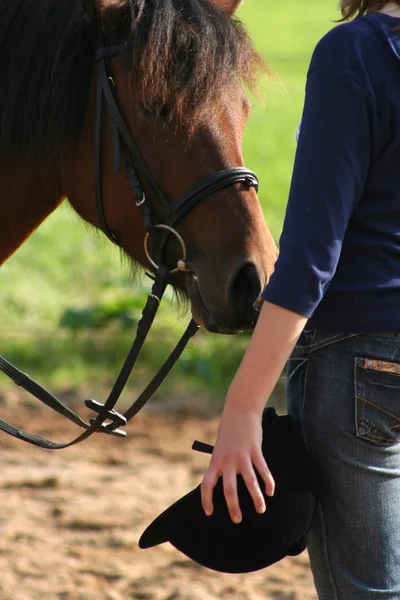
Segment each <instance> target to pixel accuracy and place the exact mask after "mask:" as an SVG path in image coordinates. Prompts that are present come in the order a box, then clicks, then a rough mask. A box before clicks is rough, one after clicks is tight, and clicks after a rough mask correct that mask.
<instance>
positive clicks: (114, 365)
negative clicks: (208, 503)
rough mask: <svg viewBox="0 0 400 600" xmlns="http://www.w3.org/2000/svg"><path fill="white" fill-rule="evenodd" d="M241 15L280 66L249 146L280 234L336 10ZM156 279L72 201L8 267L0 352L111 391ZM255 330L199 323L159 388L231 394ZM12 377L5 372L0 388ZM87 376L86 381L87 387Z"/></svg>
mask: <svg viewBox="0 0 400 600" xmlns="http://www.w3.org/2000/svg"><path fill="white" fill-rule="evenodd" d="M239 14H240V18H241V19H242V20H243V21H244V22H245V23H246V25H247V28H248V31H249V32H250V34H251V36H252V38H253V39H254V41H255V44H256V46H257V48H258V49H259V50H260V52H261V53H262V55H263V56H264V57H265V59H266V60H267V62H268V63H269V64H270V65H271V66H272V68H273V69H274V71H275V72H276V74H277V81H275V82H269V83H268V82H266V83H265V85H264V86H263V87H264V91H265V95H264V100H263V101H259V100H254V101H253V114H252V117H251V119H250V122H249V124H248V127H247V130H246V134H245V141H244V154H245V162H246V164H247V166H248V167H249V168H251V169H253V170H254V171H256V173H257V174H258V175H259V178H260V182H261V188H260V200H261V202H262V206H263V210H264V213H265V217H266V220H267V222H268V224H269V226H270V229H271V231H272V233H273V235H274V237H275V239H276V240H278V239H279V235H280V231H281V227H282V222H283V216H284V211H285V204H286V201H287V195H288V190H289V184H290V177H291V170H292V165H293V158H294V153H295V131H296V127H297V125H298V122H299V120H300V117H301V112H302V106H303V100H304V85H305V79H306V73H307V67H308V64H309V61H310V57H311V53H312V50H313V48H314V46H315V44H316V43H317V41H318V40H319V39H320V38H321V37H322V36H323V35H324V33H326V32H327V31H328V30H329V29H330V28H331V27H332V26H333V25H334V23H333V21H334V19H336V18H337V17H338V11H337V1H336V0H307V1H306V0H282V1H281V2H279V3H277V2H268V1H267V0H247V1H246V2H245V3H244V4H243V6H242V7H241V9H240V12H239ZM148 287H149V282H148V281H147V280H144V279H143V278H139V280H136V281H135V283H133V282H132V281H131V280H130V277H129V268H128V265H127V264H126V263H124V262H123V261H121V257H120V255H119V252H118V250H117V249H116V248H114V247H113V246H112V245H111V244H110V243H109V242H108V241H107V240H105V239H104V236H102V235H99V234H96V233H94V232H93V231H91V230H89V229H88V227H87V226H85V225H84V224H83V223H82V222H81V221H79V219H78V218H77V217H76V216H75V215H74V213H73V211H72V210H71V209H70V208H69V206H68V205H67V203H65V205H64V206H62V207H61V208H60V209H58V210H57V211H56V212H55V213H54V214H53V215H52V216H51V217H50V218H49V219H48V220H47V221H46V222H45V223H44V224H43V225H42V226H41V227H40V228H39V229H38V231H37V232H36V233H35V234H34V235H33V236H32V237H31V239H29V240H28V242H26V243H25V244H24V246H23V247H22V248H21V249H20V250H18V252H17V253H16V254H15V255H14V256H13V257H12V258H11V259H10V260H9V261H8V262H7V263H6V264H5V265H4V266H3V267H2V268H1V287H0V306H1V316H0V340H1V345H0V354H2V355H4V356H6V357H7V358H8V360H10V361H11V362H14V363H15V364H17V365H18V366H19V367H20V368H22V369H23V370H25V371H27V372H28V373H29V374H30V375H32V376H34V377H37V378H39V380H40V381H41V382H42V384H44V385H45V386H48V387H53V388H56V390H57V391H58V392H61V393H64V394H71V398H72V397H73V396H74V394H75V391H78V392H79V393H80V392H82V393H85V392H86V391H89V390H90V393H91V394H93V395H97V396H98V397H99V399H102V396H104V390H105V389H107V387H108V386H109V385H111V382H112V380H113V378H114V377H115V375H116V374H117V372H118V369H119V367H120V365H121V364H122V361H123V360H124V358H125V354H126V352H127V351H128V348H129V346H130V343H131V340H132V337H133V334H134V331H135V323H136V321H137V319H138V318H139V317H140V314H141V310H142V306H143V302H144V300H145V298H146V293H147V291H148ZM171 298H172V295H171V294H170V295H169V299H168V298H167V300H166V301H165V303H164V305H163V306H162V309H161V311H160V315H159V317H158V320H157V324H156V326H155V327H154V329H153V330H152V333H151V336H150V340H149V343H148V345H147V346H146V348H145V350H144V352H143V354H142V357H141V361H140V365H139V368H138V370H137V372H136V374H135V376H134V377H133V379H132V381H131V382H130V384H129V389H128V392H126V393H125V399H126V400H128V399H129V400H130V399H131V397H132V395H133V394H134V393H135V392H136V391H138V390H140V388H141V387H142V386H143V384H144V382H145V381H146V379H148V377H149V375H150V374H151V373H152V372H153V371H154V370H155V369H156V368H157V366H158V365H160V364H161V362H162V360H163V358H164V357H166V355H167V353H168V351H169V349H172V346H173V344H174V343H175V341H176V340H177V339H178V337H179V335H180V334H181V332H182V331H183V329H184V326H185V323H186V321H187V318H188V317H189V315H182V314H181V313H180V311H179V308H175V307H174V304H173V302H171ZM247 341H248V338H247V336H246V335H240V336H236V337H235V338H231V337H221V336H215V335H211V334H207V333H203V332H202V333H201V334H199V335H198V336H197V338H196V339H194V340H193V341H192V343H191V344H190V346H189V347H188V349H187V350H186V351H185V354H184V356H183V358H182V359H181V361H180V362H179V364H178V366H177V367H176V369H175V371H174V373H173V374H172V376H171V377H170V378H169V380H168V382H167V383H166V384H165V385H164V387H163V388H162V389H161V391H160V392H159V393H158V397H159V398H171V399H172V398H177V397H181V398H183V399H184V398H186V397H191V398H192V399H193V398H199V399H200V398H202V397H205V396H207V397H208V398H209V399H213V400H215V401H216V402H218V401H219V400H222V399H223V397H224V392H225V391H226V389H227V386H228V385H229V382H230V380H231V378H232V375H233V373H234V371H235V369H236V367H237V365H238V364H239V361H240V359H241V357H242V355H243V351H244V348H245V346H246V343H247ZM8 385H10V384H9V382H8V380H7V379H6V378H4V377H0V388H3V389H4V388H6V387H7V386H8ZM78 388H79V390H78Z"/></svg>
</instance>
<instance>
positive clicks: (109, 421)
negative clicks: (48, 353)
mask: <svg viewBox="0 0 400 600" xmlns="http://www.w3.org/2000/svg"><path fill="white" fill-rule="evenodd" d="M167 277H168V271H167V269H166V267H160V269H159V271H158V273H157V275H156V280H155V282H154V285H153V287H152V293H151V294H149V297H148V300H147V303H146V306H145V308H144V310H143V315H142V318H141V320H140V322H139V323H138V327H137V336H136V338H135V341H134V343H133V345H132V348H131V351H130V353H129V355H128V357H127V359H126V360H125V363H124V365H123V367H122V369H121V372H120V374H119V376H118V378H117V380H116V382H115V384H114V386H113V388H112V390H111V392H110V394H109V396H108V399H107V401H106V402H105V404H104V405H102V404H99V403H98V402H96V401H94V400H87V401H86V402H85V404H86V405H87V406H88V408H90V409H91V410H94V411H95V412H97V413H98V414H97V416H96V417H95V418H94V419H92V420H91V422H90V424H88V423H86V422H85V421H83V420H82V419H81V418H80V417H79V416H78V415H77V414H76V413H75V412H74V411H72V410H71V409H69V408H67V407H66V406H65V405H64V404H63V403H62V402H60V401H59V400H58V399H57V398H56V397H55V396H53V395H52V394H50V392H48V391H47V390H45V389H44V388H43V387H41V386H40V385H39V384H37V383H36V382H35V381H33V380H32V379H30V378H29V377H28V376H27V375H26V374H25V373H23V372H22V371H20V370H19V369H17V368H16V367H14V366H13V365H12V364H11V363H9V362H8V361H7V360H5V359H4V358H2V357H0V370H1V371H2V372H3V373H5V375H7V376H8V377H10V378H11V379H12V380H13V381H14V382H15V383H16V384H17V385H19V386H20V387H23V388H24V389H25V390H26V391H27V392H29V393H30V394H31V395H33V396H34V397H35V398H37V399H38V400H40V401H41V402H43V403H44V404H46V406H48V407H49V408H51V409H53V410H55V411H56V412H58V413H59V414H61V415H63V416H64V417H66V418H68V419H69V420H70V421H72V422H73V423H74V424H75V425H78V426H79V427H82V428H83V429H85V431H84V432H83V433H82V434H81V435H80V436H78V437H76V438H75V439H74V440H72V441H71V442H68V443H57V442H53V441H52V440H49V439H47V438H44V437H42V436H39V435H35V434H31V433H27V432H26V431H23V430H22V429H19V428H18V427H15V426H14V425H11V424H10V423H8V422H7V421H4V420H3V419H0V430H1V431H4V432H5V433H8V434H9V435H12V436H13V437H15V438H18V439H20V440H23V441H25V442H28V443H30V444H33V445H35V446H39V447H41V448H46V449H48V450H61V449H63V448H68V447H69V446H73V445H75V444H78V443H79V442H82V441H83V440H85V439H87V438H88V437H90V436H91V435H92V434H93V433H96V432H102V433H108V434H112V435H117V436H120V437H125V436H126V433H125V431H122V430H121V429H119V427H123V426H125V425H126V424H127V422H128V421H129V420H130V419H131V418H133V417H134V416H135V415H136V414H137V413H138V412H139V410H140V409H141V408H143V406H144V405H145V404H146V403H147V402H148V401H149V400H150V399H151V397H152V395H153V394H154V392H155V391H156V390H157V389H158V387H159V386H160V385H161V384H162V383H163V381H164V380H165V379H166V377H167V376H168V374H169V373H170V372H171V370H172V368H173V367H174V365H175V363H176V362H177V360H178V359H179V358H180V356H181V354H182V352H183V350H184V348H185V347H186V345H187V343H188V341H189V340H190V338H191V337H192V336H193V335H194V334H195V333H196V331H197V330H198V326H197V324H196V323H195V322H194V321H193V320H192V321H191V322H190V324H189V326H188V328H187V330H186V331H185V333H184V335H183V336H182V338H181V340H180V341H179V343H178V344H177V346H176V348H175V350H174V351H173V352H172V354H171V355H170V356H169V358H168V359H167V361H166V362H165V363H164V365H163V366H162V367H161V369H160V371H159V372H158V373H157V375H156V376H155V377H154V378H153V380H152V381H151V382H150V384H149V385H148V386H147V387H146V389H145V390H144V391H143V393H142V394H141V395H140V396H139V398H138V399H137V400H136V401H135V402H134V403H133V404H132V406H131V407H130V408H129V409H128V410H127V411H126V412H125V414H124V415H121V414H119V413H118V412H116V411H115V410H114V407H115V405H116V403H117V402H118V400H119V398H120V395H121V392H122V390H123V389H124V387H125V385H126V383H127V381H128V379H129V377H130V374H131V372H132V370H133V368H134V366H135V364H136V362H137V359H138V357H139V354H140V351H141V349H142V347H143V345H144V342H145V340H146V338H147V335H148V333H149V331H150V328H151V325H152V323H153V321H154V318H155V315H156V313H157V310H158V307H159V304H160V301H161V298H162V296H163V293H164V291H165V288H166V286H167Z"/></svg>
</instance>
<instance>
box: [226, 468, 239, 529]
mask: <svg viewBox="0 0 400 600" xmlns="http://www.w3.org/2000/svg"><path fill="white" fill-rule="evenodd" d="M223 485H224V496H225V500H226V505H227V507H228V512H229V516H230V518H231V519H232V521H233V522H234V523H235V524H236V525H239V523H241V522H242V511H241V510H240V506H239V497H238V493H237V475H236V469H235V468H234V466H232V467H230V468H229V469H227V470H226V471H225V472H224V475H223Z"/></svg>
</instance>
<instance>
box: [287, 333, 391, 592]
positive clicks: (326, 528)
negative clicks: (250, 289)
mask: <svg viewBox="0 0 400 600" xmlns="http://www.w3.org/2000/svg"><path fill="white" fill-rule="evenodd" d="M287 402H288V412H289V413H290V414H292V415H293V416H294V417H295V419H296V420H297V421H298V423H299V424H300V426H301V428H302V431H303V435H304V439H305V441H306V444H307V447H308V449H309V452H310V453H311V456H312V458H313V459H314V462H315V472H316V487H317V494H318V497H319V506H318V508H317V511H316V514H315V518H314V522H313V525H312V528H311V531H310V536H309V554H310V561H311V568H312V572H313V576H314V582H315V586H316V588H317V592H318V598H319V600H378V599H379V600H400V333H382V334H366V333H365V334H350V333H343V334H334V333H327V332H323V331H320V330H315V329H314V330H305V331H304V332H303V334H302V336H301V337H300V339H299V342H298V344H297V345H296V347H295V349H294V352H293V354H292V356H291V358H290V361H289V364H288V373H287Z"/></svg>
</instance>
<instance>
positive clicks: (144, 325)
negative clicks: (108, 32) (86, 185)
mask: <svg viewBox="0 0 400 600" xmlns="http://www.w3.org/2000/svg"><path fill="white" fill-rule="evenodd" d="M98 47H99V49H98V50H97V51H96V55H95V58H96V63H97V106H96V123H95V199H96V207H97V212H98V217H99V224H100V228H101V229H102V231H103V232H104V234H105V235H106V236H107V237H108V238H109V239H110V240H111V241H112V242H113V243H114V244H117V245H118V246H119V245H120V244H119V241H118V238H117V236H116V235H115V234H114V233H113V232H112V231H111V230H110V229H109V227H108V225H107V220H106V216H105V211H104V206H103V195H102V169H101V165H102V123H103V105H104V100H105V101H106V104H107V111H108V115H109V119H110V124H111V131H112V139H113V160H114V169H115V171H119V170H120V168H121V163H122V160H123V164H124V170H125V175H126V178H127V180H128V183H129V187H130V189H131V191H132V194H133V197H134V200H135V202H136V206H137V207H138V208H139V209H140V212H141V216H142V218H143V222H144V225H145V228H146V236H145V240H144V246H145V252H146V255H147V257H148V259H149V262H150V263H151V264H152V266H153V267H154V270H155V275H154V277H153V276H150V277H151V278H152V279H153V286H152V289H151V293H150V294H149V295H148V298H147V302H146V305H145V307H144V309H143V314H142V317H141V319H140V321H139V323H138V325H137V332H136V337H135V340H134V342H133V345H132V347H131V349H130V351H129V354H128V356H127V358H126V360H125V363H124V365H123V367H122V369H121V371H120V373H119V375H118V377H117V379H116V381H115V383H114V385H113V387H112V390H111V392H110V394H109V396H108V398H107V400H106V402H105V403H104V404H100V403H99V402H97V401H95V400H92V399H89V400H86V401H85V405H86V406H87V407H88V408H89V409H91V410H93V411H94V412H95V413H96V416H95V417H94V418H92V419H90V421H89V423H86V422H85V421H84V420H82V419H81V417H80V416H79V415H78V414H77V413H75V412H74V411H72V410H71V409H70V408H68V407H67V406H65V405H64V404H63V403H62V402H60V401H59V400H58V399H57V398H56V397H55V396H53V395H52V394H51V393H50V392H48V391H47V390H45V389H44V388H43V387H41V386H40V385H39V384H38V383H36V382H35V381H33V380H32V379H31V378H30V377H28V375H26V374H25V373H22V372H21V371H20V370H19V369H17V368H16V367H14V366H13V365H12V364H11V363H9V362H8V361H7V360H6V359H4V358H3V357H0V370H1V371H3V373H5V374H6V375H7V376H8V377H10V378H11V379H12V380H13V381H14V382H15V383H16V384H17V385H19V386H20V387H22V388H24V389H25V390H26V391H28V392H29V393H30V394H31V395H33V396H35V397H36V398H37V399H38V400H40V401H41V402H43V403H44V404H46V405H47V406H48V407H49V408H51V409H53V410H55V411H56V412H58V413H59V414H61V415H63V416H64V417H66V418H67V419H69V420H70V421H72V422H73V423H75V424H76V425H78V426H79V427H81V428H82V429H84V432H83V433H81V434H80V435H79V436H78V437H76V438H75V439H73V440H72V441H70V442H67V443H56V442H53V441H51V440H48V439H46V438H43V437H41V436H38V435H34V434H30V433H27V432H25V431H22V430H21V429H18V428H17V427H14V426H13V425H11V424H9V423H7V422H6V421H4V420H2V419H0V430H1V431H4V432H5V433H8V434H10V435H12V436H14V437H16V438H18V439H21V440H23V441H25V442H28V443H30V444H33V445H35V446H40V447H42V448H47V449H50V450H60V449H62V448H67V447H69V446H72V445H75V444H78V443H80V442H82V441H83V440H85V439H87V438H88V437H90V436H91V435H92V434H93V433H96V432H101V433H107V434H111V435H117V436H121V437H125V436H126V432H125V431H123V430H122V429H121V427H124V426H125V425H126V424H127V423H128V421H129V420H131V419H132V418H133V417H134V416H135V415H136V414H137V413H138V412H139V411H140V410H141V409H142V408H143V407H144V405H145V404H146V403H147V402H148V401H149V400H150V398H151V397H152V396H153V395H154V393H155V392H156V391H157V390H158V388H159V387H160V386H161V384H162V383H163V381H164V380H165V379H166V377H167V376H168V375H169V373H170V372H171V370H172V368H173V366H174V365H175V364H176V362H177V360H178V359H179V357H180V356H181V354H182V352H183V350H184V349H185V347H186V346H187V344H188V342H189V340H190V339H191V338H192V337H193V336H194V335H195V333H196V331H197V330H198V325H197V324H196V323H195V321H194V320H193V319H192V320H191V321H190V323H189V325H188V327H187V329H186V331H185V333H184V334H183V336H182V338H181V339H180V341H179V342H178V344H177V346H176V347H175V349H174V350H173V351H172V353H171V355H170V356H169V357H168V359H167V360H166V362H165V363H164V364H163V366H162V367H161V369H160V370H159V371H158V373H157V374H156V375H155V376H154V378H153V379H152V380H151V382H150V383H149V384H148V385H147V387H146V388H145V390H144V391H143V392H142V393H141V394H140V396H139V397H138V398H137V399H136V400H135V402H134V403H133V404H132V405H131V406H130V408H128V409H127V410H126V411H125V412H124V413H122V414H121V413H119V412H117V411H116V410H115V406H116V404H117V402H118V400H119V398H120V396H121V393H122V391H123V389H124V388H125V385H126V383H127V381H128V379H129V377H130V375H131V373H132V370H133V369H134V367H135V364H136V362H137V359H138V358H139V354H140V351H141V349H142V347H143V345H144V342H145V340H146V338H147V335H148V333H149V331H150V329H151V326H152V324H153V321H154V318H155V316H156V313H157V310H158V308H159V306H160V303H161V300H162V297H163V294H164V291H165V289H166V287H167V285H168V282H169V278H170V276H171V275H173V274H175V273H177V272H179V271H184V272H191V271H192V268H191V266H190V265H189V263H188V262H187V256H186V245H185V242H184V240H183V238H182V236H181V235H180V234H179V233H178V231H177V230H176V229H175V226H176V224H177V223H178V221H180V220H181V219H182V218H183V217H184V216H185V215H186V213H187V212H188V211H189V210H190V209H191V208H193V207H194V206H196V205H197V204H198V203H199V202H201V201H202V200H203V199H204V198H206V197H208V196H210V195H211V194H214V193H215V192H217V191H218V190H221V189H223V188H226V187H228V186H231V185H234V184H238V183H240V184H242V185H245V186H247V187H248V188H252V187H253V188H255V189H256V190H257V189H258V179H257V176H256V175H255V174H254V173H253V172H252V171H249V170H248V169H246V168H244V167H232V168H229V169H224V170H222V171H219V172H217V173H214V174H212V175H210V176H208V177H206V178H205V179H203V180H202V181H200V182H199V183H196V184H195V185H193V186H192V187H191V188H190V189H189V190H187V191H186V192H185V193H184V194H183V195H182V196H180V197H179V198H178V199H177V200H175V201H174V202H170V201H169V200H168V199H167V197H166V195H165V194H164V192H163V191H162V190H161V189H160V187H159V185H158V184H157V182H156V181H155V180H154V178H153V176H152V174H151V171H150V170H149V168H148V166H147V164H146V162H145V160H144V159H143V157H142V155H141V153H140V151H139V149H138V147H137V145H136V143H135V141H134V139H133V137H132V135H131V134H130V131H129V129H128V128H127V126H126V123H125V121H124V118H123V116H122V114H121V111H120V109H119V107H118V103H117V100H116V97H115V84H114V81H113V79H112V77H111V74H110V64H109V61H110V59H111V58H112V57H115V56H117V55H119V54H120V53H121V50H122V48H121V46H110V45H108V46H107V45H105V39H104V36H101V40H100V43H99V44H98ZM138 173H140V179H139V176H138ZM142 181H144V182H146V184H147V187H148V188H149V189H150V190H151V193H152V196H153V198H154V200H155V201H156V202H157V204H158V205H159V208H160V216H159V217H158V218H156V216H155V214H154V211H153V210H152V208H151V206H150V204H149V202H148V199H147V198H146V195H145V193H144V191H143V187H142ZM156 232H157V233H160V232H161V235H157V236H156V243H155V244H154V247H153V255H150V251H149V248H148V242H149V236H151V235H154V234H155V233H156ZM170 236H174V237H175V238H176V239H177V240H178V241H179V244H180V246H181V249H182V257H181V259H180V260H179V261H178V263H177V265H176V268H173V269H168V267H167V266H166V265H164V264H163V261H164V253H165V247H166V245H167V243H168V241H169V239H170Z"/></svg>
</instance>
